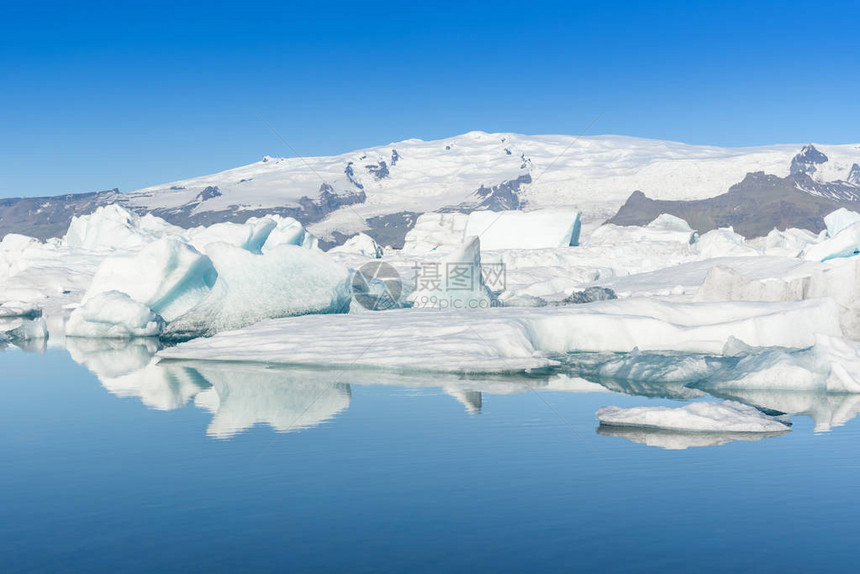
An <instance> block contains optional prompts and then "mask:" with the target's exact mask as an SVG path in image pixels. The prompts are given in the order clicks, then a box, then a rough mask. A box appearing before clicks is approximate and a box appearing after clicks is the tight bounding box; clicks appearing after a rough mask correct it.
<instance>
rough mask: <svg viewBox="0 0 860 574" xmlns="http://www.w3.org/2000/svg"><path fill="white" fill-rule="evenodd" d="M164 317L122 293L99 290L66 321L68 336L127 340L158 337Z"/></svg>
mask: <svg viewBox="0 0 860 574" xmlns="http://www.w3.org/2000/svg"><path fill="white" fill-rule="evenodd" d="M163 327H164V319H162V318H161V317H160V316H158V315H156V314H155V313H153V312H152V310H150V308H149V307H147V306H146V305H144V304H143V303H139V302H138V301H135V300H134V299H132V298H131V297H129V296H128V295H126V294H125V293H121V292H119V291H107V292H105V293H99V294H98V295H95V296H94V297H92V298H91V299H90V300H89V301H87V302H86V303H84V304H83V305H81V306H80V307H78V308H77V309H75V310H74V311H73V312H72V314H71V315H70V316H69V320H68V322H67V323H66V336H67V337H90V338H107V339H128V338H132V337H157V336H159V335H160V334H161V330H162V329H163Z"/></svg>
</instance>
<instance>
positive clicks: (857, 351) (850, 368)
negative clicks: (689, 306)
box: [696, 335, 860, 393]
mask: <svg viewBox="0 0 860 574" xmlns="http://www.w3.org/2000/svg"><path fill="white" fill-rule="evenodd" d="M730 343H731V342H730ZM741 353H743V351H739V352H738V353H737V354H740V355H741V358H740V360H739V361H738V362H737V363H736V364H735V365H734V366H732V368H731V369H727V370H725V371H724V372H723V373H721V374H719V375H718V376H715V377H712V378H709V379H706V380H704V381H703V382H701V383H699V384H697V385H696V386H697V387H699V388H702V389H705V390H707V391H708V392H711V391H724V390H734V389H742V390H782V391H814V392H828V393H860V344H858V343H854V342H852V341H846V340H845V339H842V338H839V337H830V336H826V335H816V337H815V344H814V345H812V346H811V347H810V348H807V349H800V350H790V349H779V348H776V349H762V350H758V349H748V350H747V351H746V354H741Z"/></svg>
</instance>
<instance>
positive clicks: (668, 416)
mask: <svg viewBox="0 0 860 574" xmlns="http://www.w3.org/2000/svg"><path fill="white" fill-rule="evenodd" d="M597 420H599V421H600V424H601V425H607V426H620V427H637V428H647V429H660V430H669V431H683V432H701V433H708V432H717V433H726V432H737V433H773V432H785V431H786V430H788V428H789V427H788V425H786V424H785V423H783V422H781V421H779V420H777V419H775V418H774V417H771V416H768V415H766V414H764V413H762V412H761V411H759V410H758V409H756V408H754V407H750V406H747V405H744V404H742V403H738V402H734V401H724V402H697V403H691V404H689V405H686V406H683V407H677V408H671V407H632V408H627V409H625V408H620V407H603V408H602V409H600V410H598V411H597Z"/></svg>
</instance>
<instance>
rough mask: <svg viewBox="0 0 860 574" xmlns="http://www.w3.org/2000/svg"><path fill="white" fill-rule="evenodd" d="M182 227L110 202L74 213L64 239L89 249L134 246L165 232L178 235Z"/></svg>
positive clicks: (72, 244)
mask: <svg viewBox="0 0 860 574" xmlns="http://www.w3.org/2000/svg"><path fill="white" fill-rule="evenodd" d="M183 231H184V230H183V229H182V228H179V227H176V226H174V225H170V224H169V223H167V222H166V221H164V220H163V219H160V218H158V217H154V216H152V215H145V216H143V217H139V216H138V215H136V214H134V213H131V212H130V211H127V210H125V209H123V208H122V207H120V206H119V205H116V204H111V205H105V206H102V207H99V208H98V209H96V210H95V211H94V212H93V213H91V214H89V215H81V216H76V217H73V218H72V222H71V223H70V224H69V229H68V231H67V232H66V235H65V237H64V238H63V243H64V245H66V246H68V247H73V248H79V249H87V250H90V251H102V250H112V249H131V250H134V249H139V248H141V247H143V246H144V245H146V244H147V243H149V242H151V241H154V240H155V239H158V238H159V237H163V236H164V235H167V234H172V235H179V234H181V233H182V232H183Z"/></svg>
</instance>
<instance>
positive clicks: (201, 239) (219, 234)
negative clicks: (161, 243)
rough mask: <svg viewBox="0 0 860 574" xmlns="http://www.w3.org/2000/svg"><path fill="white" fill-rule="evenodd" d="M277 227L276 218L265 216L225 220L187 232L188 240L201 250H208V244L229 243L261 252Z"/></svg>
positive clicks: (252, 251)
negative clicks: (245, 219)
mask: <svg viewBox="0 0 860 574" xmlns="http://www.w3.org/2000/svg"><path fill="white" fill-rule="evenodd" d="M276 227H277V223H276V222H275V220H274V219H271V218H269V217H264V218H262V219H254V218H252V219H249V220H248V221H247V222H245V223H231V222H224V223H215V224H213V225H210V226H209V227H195V228H194V229H189V230H188V231H187V232H186V234H187V236H188V242H189V243H190V244H191V245H193V246H194V247H195V248H197V250H199V251H206V246H207V245H211V244H213V243H227V244H228V245H232V246H234V247H238V248H240V249H244V250H246V251H250V252H251V253H261V252H262V250H263V245H265V243H266V241H267V240H268V239H269V234H271V233H272V231H273V230H274V229H275V228H276Z"/></svg>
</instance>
